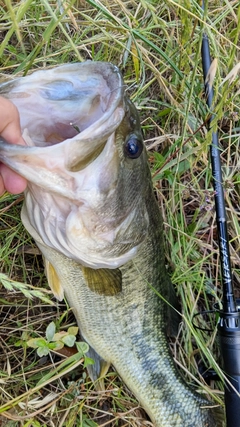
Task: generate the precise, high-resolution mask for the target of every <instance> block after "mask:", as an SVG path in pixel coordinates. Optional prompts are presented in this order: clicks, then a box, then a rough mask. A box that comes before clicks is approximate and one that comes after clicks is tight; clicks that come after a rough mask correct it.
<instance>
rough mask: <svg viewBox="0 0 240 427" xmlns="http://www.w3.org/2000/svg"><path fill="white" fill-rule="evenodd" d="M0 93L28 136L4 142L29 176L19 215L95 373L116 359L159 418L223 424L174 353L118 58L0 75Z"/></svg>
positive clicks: (153, 213)
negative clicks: (0, 78)
mask: <svg viewBox="0 0 240 427" xmlns="http://www.w3.org/2000/svg"><path fill="white" fill-rule="evenodd" d="M0 94H1V95H2V96H4V97H6V98H8V99H10V100H12V101H13V102H14V103H15V105H16V106H17V107H18V109H19V113H20V119H21V127H22V130H23V137H24V138H25V141H26V143H27V146H26V147H24V146H17V145H9V144H7V143H6V142H4V141H1V142H0V160H1V161H2V162H4V163H5V164H6V165H8V166H10V167H11V168H12V169H13V170H15V171H16V172H18V173H19V174H21V175H22V176H24V177H25V178H27V180H28V188H27V190H26V192H25V204H24V207H23V210H22V221H23V223H24V225H25V227H26V229H27V230H28V231H29V233H30V234H31V235H32V236H33V238H34V239H35V241H36V243H37V245H38V246H39V248H40V250H41V252H42V254H43V256H44V258H45V263H46V273H47V277H48V281H49V285H50V286H51V288H52V291H53V293H54V295H55V296H56V297H57V298H59V299H62V298H63V296H64V295H65V296H66V299H67V300H68V303H69V304H70V306H71V307H73V309H74V313H75V316H76V319H77V322H78V325H79V328H80V331H81V335H82V337H83V339H84V340H85V341H86V342H87V343H88V344H89V346H90V349H91V350H90V353H91V357H93V358H94V360H95V364H94V365H93V366H92V367H91V368H90V369H89V372H90V375H91V377H92V379H93V380H96V379H98V378H100V377H101V376H102V375H104V374H105V373H106V371H107V369H108V367H109V365H110V364H112V365H113V366H114V367H115V368H116V370H117V372H118V373H119V375H120V376H121V377H122V379H123V381H124V382H125V383H126V385H127V386H128V387H129V389H130V390H131V391H132V392H133V394H134V395H135V396H136V398H137V399H138V400H139V402H140V403H141V405H142V406H143V407H144V408H145V410H146V412H147V413H148V414H149V417H150V418H151V420H152V422H153V424H154V425H155V426H156V427H176V426H178V427H196V426H198V427H207V426H208V427H216V426H218V425H219V426H220V425H222V424H220V423H218V421H217V420H216V419H214V413H213V410H212V409H211V408H210V406H211V405H210V402H208V401H206V400H204V399H203V398H202V397H200V396H199V395H198V394H197V393H196V392H194V391H192V390H191V389H190V388H189V387H188V386H187V385H186V384H185V382H184V381H183V380H182V378H181V376H180V374H179V372H178V371H177V369H176V367H175V365H174V362H173V359H172V357H171V354H170V350H169V345H168V340H167V329H169V327H168V325H169V324H170V325H171V326H172V329H173V328H174V324H175V322H176V317H177V312H176V311H175V310H174V307H175V308H176V307H177V302H176V296H175V292H174V289H173V286H172V284H171V281H170V280H169V277H168V275H167V273H166V270H165V262H164V243H163V229H162V219H161V215H160V212H159V208H158V205H157V203H156V200H155V197H154V193H153V188H152V183H151V174H150V170H149V167H148V163H147V154H146V149H145V147H144V144H143V140H142V135H141V130H140V123H139V117H138V114H137V111H136V108H135V107H134V105H133V104H132V103H131V101H130V100H129V99H128V98H127V96H126V93H125V89H124V83H123V80H122V77H121V74H120V72H119V70H118V68H117V67H115V66H114V65H112V64H109V63H101V62H90V61H89V62H85V63H80V64H79V63H77V64H67V65H63V66H60V67H57V68H54V69H50V70H43V71H37V72H35V73H33V74H32V75H30V76H27V77H22V78H17V79H15V80H13V81H11V82H7V83H4V84H2V85H1V86H0ZM157 293H159V294H160V295H161V298H160V297H159V296H158V295H157ZM169 316H171V318H172V320H169V319H170V317H169ZM168 332H171V331H168Z"/></svg>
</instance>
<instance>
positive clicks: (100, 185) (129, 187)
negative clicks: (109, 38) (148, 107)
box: [0, 61, 151, 269]
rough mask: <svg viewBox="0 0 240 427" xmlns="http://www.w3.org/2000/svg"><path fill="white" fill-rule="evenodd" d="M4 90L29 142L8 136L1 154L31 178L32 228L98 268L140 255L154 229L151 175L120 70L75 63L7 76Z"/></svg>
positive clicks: (28, 206)
mask: <svg viewBox="0 0 240 427" xmlns="http://www.w3.org/2000/svg"><path fill="white" fill-rule="evenodd" d="M0 94H1V95H2V96H4V97H6V98H8V99H10V100H11V101H12V102H14V104H15V105H16V106H17V108H18V110H19V114H20V122H21V128H22V130H23V137H24V139H25V141H26V143H27V146H17V145H10V144H7V143H6V142H4V141H3V140H1V141H0V160H1V161H2V162H4V163H5V164H7V165H8V166H9V167H11V168H12V169H13V170H15V171H16V172H18V173H19V174H20V175H22V176H24V177H25V178H26V179H27V180H28V187H27V190H26V195H25V196H26V197H25V215H24V224H25V226H26V228H28V229H29V231H30V232H31V234H34V237H35V238H36V235H38V236H39V239H41V241H42V242H43V243H44V244H45V245H47V246H49V247H51V248H53V249H55V250H57V251H59V252H61V253H63V254H64V255H66V256H67V257H69V258H72V259H74V260H77V261H78V262H79V263H80V264H82V265H84V266H87V267H91V268H94V269H98V268H110V269H114V268H117V267H119V266H121V265H123V264H125V263H126V262H127V261H129V260H130V259H132V258H134V256H136V254H137V251H138V248H139V247H140V245H141V244H142V242H143V241H144V240H145V238H146V237H147V234H148V223H149V219H148V213H147V212H148V210H147V206H146V203H147V202H146V194H147V192H148V191H149V187H150V186H151V177H150V172H149V168H148V165H147V154H146V149H145V147H144V144H143V138H142V134H141V129H140V122H139V117H138V113H137V110H136V107H135V106H134V105H133V103H132V102H131V101H130V100H129V99H128V97H127V95H126V91H125V86H124V83H123V80H122V76H121V74H120V71H119V69H118V68H117V67H116V66H114V65H112V64H109V63H104V62H91V61H87V62H84V63H76V64H66V65H63V66H60V67H56V68H53V69H49V70H40V71H36V72H35V73H33V74H31V75H30V76H26V77H21V78H17V79H14V80H12V81H10V82H7V83H4V84H2V85H1V86H0ZM33 230H34V231H33ZM36 239H37V238H36Z"/></svg>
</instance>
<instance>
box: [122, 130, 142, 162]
mask: <svg viewBox="0 0 240 427" xmlns="http://www.w3.org/2000/svg"><path fill="white" fill-rule="evenodd" d="M142 150H143V143H142V140H141V139H139V138H137V137H136V135H130V136H129V138H128V139H127V140H126V142H125V146H124V153H125V155H126V156H127V157H130V159H137V158H138V157H139V156H140V155H141V153H142Z"/></svg>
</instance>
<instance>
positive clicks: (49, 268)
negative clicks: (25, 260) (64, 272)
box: [44, 258, 64, 301]
mask: <svg viewBox="0 0 240 427" xmlns="http://www.w3.org/2000/svg"><path fill="white" fill-rule="evenodd" d="M44 264H45V273H46V276H47V279H48V283H49V286H50V288H51V290H52V293H53V295H54V296H55V298H57V299H58V300H59V301H62V300H63V298H64V290H63V287H62V284H61V281H60V279H59V277H58V275H57V273H56V270H55V268H54V267H53V265H52V264H51V263H50V262H49V261H48V260H47V259H46V258H44Z"/></svg>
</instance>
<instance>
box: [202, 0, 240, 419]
mask: <svg viewBox="0 0 240 427" xmlns="http://www.w3.org/2000/svg"><path fill="white" fill-rule="evenodd" d="M202 8H203V9H204V4H203V6H202ZM202 65H203V74H204V82H205V93H206V102H207V105H208V107H209V109H210V110H211V108H212V103H213V97H214V93H213V89H212V87H210V85H209V83H208V80H207V76H208V72H209V69H210V65H211V58H210V49H209V41H208V37H207V35H206V34H205V33H204V34H203V39H202ZM213 119H214V114H211V118H210V120H209V128H211V123H212V120H213ZM210 156H211V164H212V176H213V187H214V191H215V206H216V221H217V229H218V242H219V252H220V261H221V273H222V286H223V297H222V306H223V308H222V310H220V309H219V315H220V320H219V324H218V336H219V341H220V348H221V355H222V359H223V368H224V373H225V374H226V377H227V380H228V381H225V384H224V389H225V412H226V421H227V427H240V397H239V393H240V311H239V307H238V306H237V303H236V300H235V298H234V293H233V282H232V273H231V263H230V251H229V241H228V232H227V217H226V209H225V200H224V188H223V180H222V170H221V158H220V148H219V141H218V133H217V132H212V144H211V147H210Z"/></svg>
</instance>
